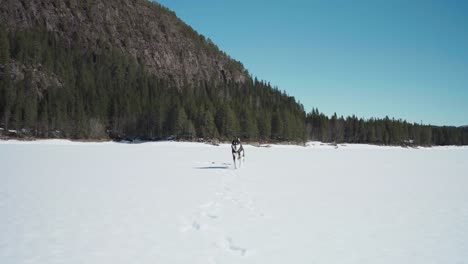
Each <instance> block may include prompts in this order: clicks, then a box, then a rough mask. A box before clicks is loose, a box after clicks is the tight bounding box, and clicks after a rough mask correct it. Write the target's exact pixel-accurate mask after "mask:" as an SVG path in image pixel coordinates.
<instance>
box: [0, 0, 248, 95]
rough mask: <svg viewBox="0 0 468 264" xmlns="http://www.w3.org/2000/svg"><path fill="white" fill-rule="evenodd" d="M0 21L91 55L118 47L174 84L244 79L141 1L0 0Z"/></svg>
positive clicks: (235, 66)
mask: <svg viewBox="0 0 468 264" xmlns="http://www.w3.org/2000/svg"><path fill="white" fill-rule="evenodd" d="M0 23H2V24H4V25H6V28H7V29H8V30H9V31H18V30H25V29H26V30H27V29H31V28H37V27H41V28H46V29H47V31H49V32H54V33H55V34H57V35H58V36H59V37H60V38H61V39H62V40H63V41H64V43H72V42H73V43H76V42H79V43H80V45H82V47H83V48H84V50H87V51H90V52H94V53H96V54H99V53H100V52H102V51H103V50H105V49H110V48H111V47H112V48H114V49H118V50H121V51H122V52H123V53H124V54H127V55H130V56H132V57H133V58H135V59H136V60H137V61H138V62H139V63H141V64H143V65H145V66H146V68H147V69H148V70H149V71H150V72H151V73H153V74H155V75H156V76H157V77H160V78H163V79H167V80H169V81H170V83H172V85H174V86H175V87H177V88H182V87H187V86H189V87H190V86H197V85H202V84H203V83H204V82H206V81H210V82H212V83H217V84H223V83H226V82H229V81H233V82H240V83H243V82H245V81H246V80H247V79H248V78H249V74H248V72H247V71H246V70H245V69H244V67H243V66H242V64H241V63H240V62H237V61H235V60H233V59H231V58H230V57H229V56H228V55H226V54H225V53H224V52H221V51H220V50H219V49H218V48H217V47H216V46H215V45H214V44H213V43H212V42H211V41H210V40H207V39H205V37H203V36H201V35H199V34H198V33H196V32H195V31H194V30H193V29H192V28H191V27H190V26H188V25H186V24H185V23H184V22H182V21H181V20H180V19H179V18H177V16H176V15H175V13H173V12H171V11H170V10H168V9H167V8H165V7H162V6H161V5H159V4H157V3H152V2H148V1H147V0H112V1H109V0H0Z"/></svg>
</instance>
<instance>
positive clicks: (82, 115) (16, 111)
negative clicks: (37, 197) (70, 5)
mask: <svg viewBox="0 0 468 264" xmlns="http://www.w3.org/2000/svg"><path fill="white" fill-rule="evenodd" d="M77 43H78V41H77V42H76V43H71V44H64V43H62V42H61V41H60V39H59V38H58V37H57V36H56V35H55V34H53V33H50V32H47V31H45V30H40V29H35V30H30V31H18V32H8V31H7V30H5V29H0V45H1V46H0V128H3V129H4V130H3V131H8V130H16V131H21V133H22V134H25V135H29V136H31V137H44V138H48V137H61V138H76V139H100V138H116V139H124V138H129V139H131V138H139V139H145V140H157V139H163V138H167V137H176V138H179V139H189V140H193V139H196V138H219V139H221V140H228V139H231V138H233V137H241V138H243V139H246V140H268V141H269V140H281V141H283V140H287V141H305V140H306V129H305V123H304V120H305V111H304V109H303V107H302V105H300V104H298V103H297V102H296V101H295V99H294V98H293V97H291V96H288V95H287V94H286V93H284V92H281V91H279V90H278V89H275V88H273V87H271V85H270V84H268V83H265V82H263V81H258V80H257V79H253V78H252V79H249V80H248V81H246V82H245V83H243V84H239V83H225V84H223V85H218V86H216V85H214V83H217V82H214V81H213V80H206V81H205V82H203V83H199V84H198V85H197V86H195V87H183V88H181V89H177V88H175V86H174V85H173V83H172V82H171V80H165V79H158V78H156V77H155V76H154V75H152V74H150V73H148V72H147V71H146V70H145V67H144V65H141V64H140V63H138V62H137V61H136V60H135V59H133V58H131V57H129V56H126V55H125V54H122V53H121V52H120V51H119V50H115V49H112V48H108V49H104V48H103V49H102V50H101V51H99V52H91V51H85V50H83V49H82V48H81V47H80V46H79V44H77ZM23 66H24V68H22V67H23ZM21 69H22V70H21ZM21 71H24V74H22V73H19V72H21ZM20 75H24V76H23V78H21V79H18V78H19V77H18V76H20ZM15 78H16V79H15Z"/></svg>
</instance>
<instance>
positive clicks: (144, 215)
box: [0, 141, 468, 264]
mask: <svg viewBox="0 0 468 264" xmlns="http://www.w3.org/2000/svg"><path fill="white" fill-rule="evenodd" d="M245 149H246V163H245V166H244V167H243V168H241V169H239V170H233V169H232V160H231V154H230V146H229V145H222V146H220V147H214V146H209V145H204V144H196V143H174V142H172V143H171V142H165V143H145V144H119V143H71V142H67V141H39V142H14V141H13V142H11V141H10V142H5V141H0V263H2V264H19V263H38V264H39V263H41V264H43V263H48V264H53V263H69V264H70V263H71V264H75V263H76V264H78V263H86V264H106V263H108V264H116V263H125V264H128V263H143V264H146V263H162V264H171V263H190V264H197V263H200V264H201V263H256V264H262V263H264V264H267V263H268V264H272V263H278V264H285V263H294V264H296V263H304V264H310V263H323V264H333V263H336V264H346V263H356V264H357V263H359V264H363V263H371V264H379V263H385V264H387V263H388V264H394V263H399V264H402V263H408V264H418V263H420V264H428V263H440V264H447V263H453V264H455V263H457V264H460V263H468V148H455V147H449V148H442V147H441V148H432V149H403V148H396V147H374V146H365V145H347V146H341V147H339V148H338V149H335V148H334V147H331V146H320V144H319V143H314V144H312V145H311V146H309V147H298V146H273V147H271V148H256V147H252V146H245Z"/></svg>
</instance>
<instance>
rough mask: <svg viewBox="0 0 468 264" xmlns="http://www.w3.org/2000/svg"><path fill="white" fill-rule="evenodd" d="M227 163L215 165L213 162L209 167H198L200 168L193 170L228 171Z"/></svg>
mask: <svg viewBox="0 0 468 264" xmlns="http://www.w3.org/2000/svg"><path fill="white" fill-rule="evenodd" d="M229 165H231V164H229V163H223V164H215V163H214V162H213V163H212V164H211V165H209V166H200V167H195V168H194V169H197V170H227V169H229V168H230V167H229Z"/></svg>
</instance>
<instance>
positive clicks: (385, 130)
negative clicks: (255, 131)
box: [306, 108, 468, 146]
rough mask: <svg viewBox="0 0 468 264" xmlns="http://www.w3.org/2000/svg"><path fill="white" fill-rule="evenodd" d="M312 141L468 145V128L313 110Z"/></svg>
mask: <svg viewBox="0 0 468 264" xmlns="http://www.w3.org/2000/svg"><path fill="white" fill-rule="evenodd" d="M306 123H307V124H306V127H307V136H308V138H309V139H310V140H317V141H322V142H335V143H343V142H347V143H368V144H378V145H417V146H421V145H422V146H432V145H468V128H467V127H464V128H457V127H437V126H431V125H423V124H416V123H414V124H411V123H408V122H406V121H403V120H395V119H390V118H388V117H385V118H383V119H376V118H371V119H367V120H365V119H362V118H357V117H356V116H348V117H346V118H344V117H342V116H341V117H338V116H337V115H336V113H335V114H334V115H333V116H331V117H328V116H327V115H325V114H323V113H320V112H319V111H318V109H316V108H315V109H313V110H312V111H311V112H310V113H308V114H307V117H306Z"/></svg>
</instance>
